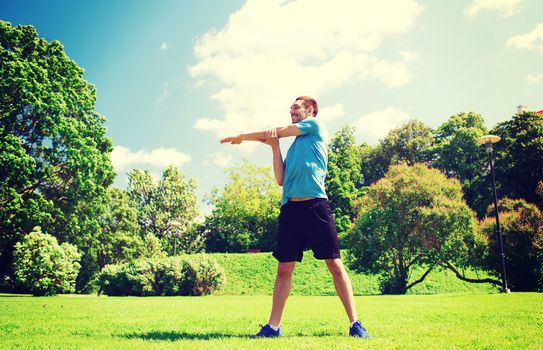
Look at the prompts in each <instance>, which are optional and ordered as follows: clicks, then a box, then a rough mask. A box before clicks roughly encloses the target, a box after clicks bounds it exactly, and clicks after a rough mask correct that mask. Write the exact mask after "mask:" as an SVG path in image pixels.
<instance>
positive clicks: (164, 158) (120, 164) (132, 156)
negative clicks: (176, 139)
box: [111, 146, 191, 172]
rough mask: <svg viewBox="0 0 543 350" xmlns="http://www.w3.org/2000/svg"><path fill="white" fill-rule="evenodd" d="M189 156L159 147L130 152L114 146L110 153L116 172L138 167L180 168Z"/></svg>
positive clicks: (122, 147) (128, 149)
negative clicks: (172, 166)
mask: <svg viewBox="0 0 543 350" xmlns="http://www.w3.org/2000/svg"><path fill="white" fill-rule="evenodd" d="M190 159H191V156H190V155H188V154H185V153H183V152H179V151H178V150H176V149H175V148H164V147H160V148H157V149H154V150H151V151H146V150H143V149H141V150H139V151H132V150H131V149H130V148H127V147H124V146H115V147H114V148H113V152H112V153H111V161H112V163H113V167H114V168H115V170H116V171H117V172H122V171H123V170H127V169H130V168H132V167H138V166H154V167H167V166H169V165H172V164H173V165H177V166H182V165H183V164H185V163H187V162H189V161H190Z"/></svg>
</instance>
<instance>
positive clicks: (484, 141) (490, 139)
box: [477, 135, 509, 293]
mask: <svg viewBox="0 0 543 350" xmlns="http://www.w3.org/2000/svg"><path fill="white" fill-rule="evenodd" d="M500 140H501V137H499V136H495V135H485V136H481V137H479V138H478V139H477V143H479V144H481V145H485V148H486V153H487V154H488V160H489V162H490V174H491V177H492V192H493V193H494V213H495V215H496V231H498V237H499V240H500V252H501V260H502V289H501V292H502V293H509V288H507V276H506V274H505V254H504V253H503V239H502V232H501V230H500V216H499V213H498V195H497V193H496V179H495V177H494V161H493V159H492V152H493V149H492V145H493V144H495V143H496V142H499V141H500Z"/></svg>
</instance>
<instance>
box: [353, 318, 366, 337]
mask: <svg viewBox="0 0 543 350" xmlns="http://www.w3.org/2000/svg"><path fill="white" fill-rule="evenodd" d="M349 335H350V336H351V337H357V338H371V337H370V335H369V334H368V331H367V330H366V328H364V326H362V323H360V321H356V322H355V323H354V324H353V325H352V327H351V329H349Z"/></svg>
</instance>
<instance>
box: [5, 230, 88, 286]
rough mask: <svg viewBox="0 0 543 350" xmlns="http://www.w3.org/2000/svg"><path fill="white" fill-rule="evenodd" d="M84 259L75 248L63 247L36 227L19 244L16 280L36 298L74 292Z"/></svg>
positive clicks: (15, 269) (65, 244)
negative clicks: (80, 261)
mask: <svg viewBox="0 0 543 350" xmlns="http://www.w3.org/2000/svg"><path fill="white" fill-rule="evenodd" d="M80 258H81V254H79V252H77V248H76V247H75V246H73V245H71V244H69V243H62V244H61V245H59V244H58V242H57V239H56V238H55V237H53V236H51V235H48V234H46V233H42V232H41V228H40V227H39V226H36V227H34V230H33V231H32V232H31V233H29V234H28V235H26V236H25V237H24V238H23V240H22V241H21V242H17V244H16V245H15V252H14V262H13V264H14V271H15V278H16V280H17V281H18V282H19V283H20V284H22V285H23V286H24V287H25V288H27V289H28V290H29V291H30V292H31V293H32V294H34V295H54V294H56V293H63V292H65V293H69V292H74V291H75V278H76V277H77V274H78V273H79V268H80V267H81V265H80V264H79V259H80Z"/></svg>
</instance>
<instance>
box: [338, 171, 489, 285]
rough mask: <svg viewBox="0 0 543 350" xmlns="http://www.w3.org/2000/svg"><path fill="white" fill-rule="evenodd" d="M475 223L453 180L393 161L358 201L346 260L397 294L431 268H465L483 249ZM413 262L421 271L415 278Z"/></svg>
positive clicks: (422, 277)
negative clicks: (378, 275)
mask: <svg viewBox="0 0 543 350" xmlns="http://www.w3.org/2000/svg"><path fill="white" fill-rule="evenodd" d="M475 227H476V224H475V217H474V215H473V212H472V211H471V210H470V208H469V207H468V206H467V205H466V203H465V202H464V201H463V199H462V188H461V186H460V183H459V182H458V180H456V179H447V178H446V177H445V176H444V175H443V174H442V173H441V172H440V171H439V170H437V169H430V168H428V167H427V166H426V165H423V164H415V165H413V166H408V165H406V164H401V165H393V166H391V167H390V169H389V171H388V173H387V174H386V175H385V177H384V178H383V179H381V180H379V181H378V182H376V183H375V184H373V185H372V186H370V188H369V190H368V193H367V195H366V196H364V197H363V198H362V199H361V200H360V214H359V217H358V220H357V221H356V222H355V227H354V229H353V230H352V231H351V232H350V233H349V235H348V236H347V239H348V240H349V250H348V259H349V261H350V266H351V267H352V268H354V269H355V270H357V271H361V272H365V273H373V274H380V275H381V288H382V291H383V292H384V293H393V294H397V293H398V294H400V293H402V294H403V293H405V292H406V291H407V290H408V289H409V288H411V287H413V286H414V285H416V284H418V283H421V282H422V281H424V279H425V278H426V276H427V275H428V274H429V273H430V271H431V270H432V269H434V268H436V267H437V268H451V267H452V268H453V269H456V268H457V267H461V268H463V267H467V266H469V265H470V263H471V259H472V255H475V256H477V255H478V254H479V253H480V252H482V251H484V250H485V241H484V240H483V239H482V238H481V237H480V236H477V235H476V234H475ZM414 266H421V267H424V269H425V272H424V273H423V274H422V275H421V276H418V278H414V277H413V276H412V274H411V269H412V268H413V267H414ZM485 282H489V281H485ZM495 282H496V283H498V284H499V281H495Z"/></svg>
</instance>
